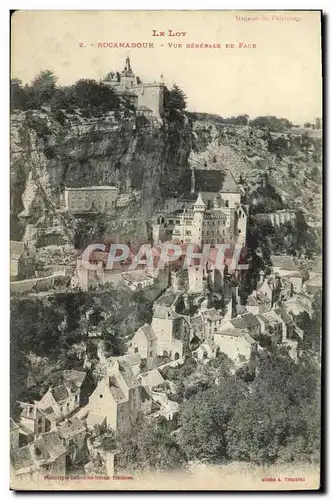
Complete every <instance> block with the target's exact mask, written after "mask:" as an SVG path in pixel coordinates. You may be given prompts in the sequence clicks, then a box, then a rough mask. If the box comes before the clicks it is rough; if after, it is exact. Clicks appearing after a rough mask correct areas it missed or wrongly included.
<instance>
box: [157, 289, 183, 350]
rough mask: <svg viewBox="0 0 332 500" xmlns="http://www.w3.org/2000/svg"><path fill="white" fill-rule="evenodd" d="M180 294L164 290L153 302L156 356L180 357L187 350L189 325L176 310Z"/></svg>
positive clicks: (171, 290)
mask: <svg viewBox="0 0 332 500" xmlns="http://www.w3.org/2000/svg"><path fill="white" fill-rule="evenodd" d="M179 298H180V294H179V293H178V292H176V291H175V290H173V289H168V290H166V292H165V293H163V294H162V295H161V296H160V297H159V298H158V299H157V300H156V302H155V304H154V311H153V318H152V322H151V327H152V330H153V331H154V333H155V335H156V337H157V354H158V356H164V357H171V358H172V359H180V358H182V357H183V356H184V354H185V353H186V352H188V350H189V335H190V332H189V325H188V322H187V321H185V320H184V317H183V316H182V315H181V314H178V313H177V312H176V305H177V302H178V300H179Z"/></svg>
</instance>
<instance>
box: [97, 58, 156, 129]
mask: <svg viewBox="0 0 332 500" xmlns="http://www.w3.org/2000/svg"><path fill="white" fill-rule="evenodd" d="M103 83H104V84H105V85H109V86H111V87H112V89H113V90H114V92H115V94H116V95H118V96H119V97H125V98H127V99H128V100H130V101H131V102H132V103H133V104H134V105H135V106H136V108H137V112H138V114H144V115H145V116H147V117H150V116H153V117H154V118H156V119H158V120H160V119H161V115H162V113H163V107H164V93H165V89H166V87H165V84H164V82H163V77H162V76H161V77H160V81H159V82H156V81H155V82H153V83H151V82H150V83H145V82H143V81H142V80H141V78H140V77H139V76H136V75H135V73H134V71H133V69H132V67H131V63H130V58H129V56H128V57H127V58H126V63H125V67H124V69H123V71H121V73H119V72H117V71H115V72H113V71H111V72H110V73H108V74H107V75H106V77H105V78H104V79H103Z"/></svg>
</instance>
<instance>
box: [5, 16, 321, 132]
mask: <svg viewBox="0 0 332 500" xmlns="http://www.w3.org/2000/svg"><path fill="white" fill-rule="evenodd" d="M248 18H250V19H248ZM153 30H155V33H157V32H158V33H160V32H164V33H165V36H159V37H157V36H153ZM168 30H172V31H173V32H174V33H181V32H184V33H185V35H179V36H168V35H169V32H168ZM320 30H321V27H320V12H318V11H310V12H309V11H295V12H292V11H286V12H281V11H277V12H276V11H249V12H241V11H18V12H16V13H15V14H14V15H13V17H12V33H11V37H12V42H11V74H12V77H15V78H20V79H21V80H22V81H23V82H24V83H27V82H30V81H31V80H32V79H33V78H34V77H35V76H36V74H38V73H39V72H40V71H41V70H45V69H50V70H52V71H54V73H55V74H56V75H57V77H58V83H59V84H71V83H73V82H75V81H77V80H78V79H80V78H94V79H96V80H99V79H100V78H102V77H103V76H104V75H106V74H107V73H108V72H109V71H114V70H116V71H121V70H122V69H123V67H124V61H125V58H126V56H127V54H129V56H130V59H131V64H132V68H133V70H134V72H135V74H136V75H137V76H140V77H141V79H142V80H143V81H145V82H152V81H159V80H160V75H161V74H162V75H163V76H164V80H165V83H166V84H167V86H172V85H173V83H176V84H177V85H179V86H180V87H181V88H182V89H183V90H184V92H185V93H186V95H187V97H188V109H189V110H190V111H199V112H207V113H215V114H219V115H221V116H236V115H239V114H248V115H249V116H250V117H251V118H254V117H256V116H261V115H275V116H279V117H284V118H288V119H290V120H291V121H292V122H293V123H295V124H302V123H304V122H306V121H313V120H314V118H315V117H319V116H321V115H322V79H321V78H322V77H321V75H322V70H321V32H320ZM104 42H105V43H107V44H109V43H114V42H118V43H121V42H122V43H123V42H124V43H139V42H140V43H143V42H145V43H152V44H153V48H110V47H100V46H98V44H99V43H104ZM240 43H242V44H245V45H247V47H243V48H240V47H239V44H240ZM170 44H171V45H170ZM176 44H177V45H179V44H182V47H175V45H176ZM187 44H189V45H190V46H191V45H192V44H198V45H200V44H216V45H217V44H219V45H220V48H195V47H194V48H192V47H190V48H187ZM226 44H228V45H231V44H234V48H226ZM249 45H252V46H253V45H255V48H254V47H251V48H249Z"/></svg>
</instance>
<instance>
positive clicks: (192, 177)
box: [190, 168, 195, 193]
mask: <svg viewBox="0 0 332 500" xmlns="http://www.w3.org/2000/svg"><path fill="white" fill-rule="evenodd" d="M190 192H191V193H195V169H194V168H192V169H191V190H190Z"/></svg>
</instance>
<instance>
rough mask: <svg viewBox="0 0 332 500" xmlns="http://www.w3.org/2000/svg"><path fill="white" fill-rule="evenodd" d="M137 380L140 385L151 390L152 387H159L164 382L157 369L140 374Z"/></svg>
mask: <svg viewBox="0 0 332 500" xmlns="http://www.w3.org/2000/svg"><path fill="white" fill-rule="evenodd" d="M139 378H140V379H141V381H142V385H146V386H148V387H149V388H150V389H153V388H154V387H157V386H158V385H161V384H163V383H164V382H165V380H164V377H163V376H162V375H161V373H160V371H159V370H157V369H155V370H149V371H148V372H146V373H142V374H141V375H139Z"/></svg>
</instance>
